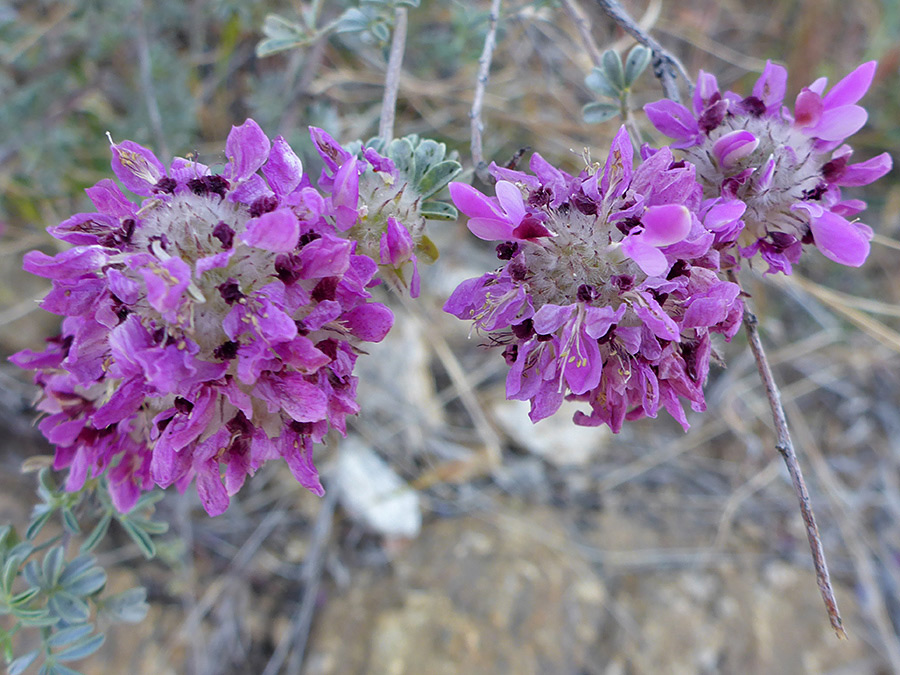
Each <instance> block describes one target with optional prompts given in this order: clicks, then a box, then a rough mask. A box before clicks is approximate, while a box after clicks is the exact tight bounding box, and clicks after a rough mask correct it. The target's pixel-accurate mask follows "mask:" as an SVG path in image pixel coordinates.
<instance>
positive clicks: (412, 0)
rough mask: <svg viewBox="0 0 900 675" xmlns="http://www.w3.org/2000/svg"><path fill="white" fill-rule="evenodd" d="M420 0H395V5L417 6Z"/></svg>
mask: <svg viewBox="0 0 900 675" xmlns="http://www.w3.org/2000/svg"><path fill="white" fill-rule="evenodd" d="M419 2H420V0H394V4H395V5H406V6H407V7H412V8H416V7H418V6H419Z"/></svg>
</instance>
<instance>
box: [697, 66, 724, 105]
mask: <svg viewBox="0 0 900 675" xmlns="http://www.w3.org/2000/svg"><path fill="white" fill-rule="evenodd" d="M718 93H719V83H718V82H717V81H716V76H715V75H713V74H712V73H707V72H704V71H702V70H701V71H700V74H699V75H698V76H697V88H696V89H694V112H695V113H697V114H698V115H699V114H700V113H702V112H703V109H704V108H706V106H707V104H708V102H709V99H711V98H712V97H713V95H714V94H718Z"/></svg>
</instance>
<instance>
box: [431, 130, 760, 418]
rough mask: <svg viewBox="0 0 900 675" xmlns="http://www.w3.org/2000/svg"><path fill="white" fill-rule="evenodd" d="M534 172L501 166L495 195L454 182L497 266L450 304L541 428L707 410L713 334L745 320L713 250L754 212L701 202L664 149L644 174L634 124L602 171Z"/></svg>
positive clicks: (688, 174) (536, 163) (536, 167)
mask: <svg viewBox="0 0 900 675" xmlns="http://www.w3.org/2000/svg"><path fill="white" fill-rule="evenodd" d="M530 168H531V170H532V171H533V173H534V175H530V174H526V173H524V172H519V171H513V170H509V169H502V168H498V167H496V166H492V167H491V169H492V173H493V175H494V177H495V178H497V180H498V182H497V185H496V197H494V198H491V197H487V196H485V195H483V194H481V193H480V192H478V191H477V190H475V189H474V188H472V187H470V186H468V185H465V184H462V183H451V185H450V191H451V195H452V197H453V201H454V203H455V204H456V206H457V207H458V208H459V209H460V211H462V212H463V213H464V214H465V215H467V216H468V217H469V221H468V226H469V229H470V230H471V231H472V233H473V234H475V235H476V236H477V237H479V238H481V239H485V240H497V241H500V242H501V243H500V244H499V245H498V246H497V257H498V258H499V259H500V260H502V261H503V265H502V267H500V268H499V269H498V270H497V271H495V272H491V273H489V274H485V275H484V276H482V277H480V278H476V279H470V280H468V281H465V282H463V283H462V284H461V285H460V286H459V287H458V288H457V289H456V290H455V291H454V293H453V294H452V296H451V297H450V299H449V300H448V301H447V303H446V304H445V306H444V309H445V311H447V312H449V313H451V314H454V315H456V316H458V317H459V318H461V319H471V320H473V321H474V323H475V326H476V327H477V328H479V329H480V330H482V331H484V332H486V333H487V334H488V336H489V338H490V340H491V342H492V343H494V344H499V345H503V346H504V351H503V355H504V357H505V358H506V361H507V363H508V364H509V365H510V371H509V375H508V377H507V381H506V393H507V397H508V398H510V399H519V400H528V401H530V402H531V413H530V416H531V419H532V420H533V421H538V420H540V419H543V418H545V417H548V416H549V415H552V414H553V413H554V412H556V410H557V409H558V408H559V407H560V405H561V403H562V401H563V399H564V398H565V397H567V396H568V398H570V399H575V400H579V401H585V402H587V403H588V404H589V405H590V408H591V412H590V414H585V413H581V412H579V413H576V416H575V422H576V423H577V424H582V425H600V424H608V425H609V426H610V427H611V428H612V430H613V431H616V432H618V431H619V430H620V429H621V427H622V424H623V422H624V420H626V419H637V418H640V417H644V416H648V417H656V415H657V413H658V411H659V409H660V408H663V409H665V410H666V411H668V413H669V414H670V415H672V417H674V418H675V419H676V420H677V421H678V422H679V423H681V425H682V426H683V427H684V428H685V429H687V427H688V422H687V419H686V416H685V413H684V410H683V408H682V404H681V399H685V400H686V401H687V402H688V403H689V404H690V406H691V408H692V409H693V410H696V411H700V410H703V409H705V401H704V397H703V389H702V386H703V384H704V382H705V380H706V377H707V374H708V370H709V361H710V355H711V343H710V334H711V333H723V334H725V336H726V337H728V338H730V337H731V336H732V335H733V334H734V333H735V332H736V331H737V329H738V327H739V325H740V317H741V312H742V303H741V301H740V299H739V298H738V294H739V290H740V289H739V288H738V286H737V285H736V284H733V283H731V282H728V281H723V280H722V279H720V277H719V260H720V256H719V251H718V250H717V248H716V246H715V244H716V242H717V240H721V239H722V238H723V237H724V238H727V237H728V236H730V235H731V233H733V232H734V231H736V230H739V229H740V218H741V216H742V215H743V212H744V205H743V204H742V203H741V202H739V201H737V200H733V199H732V200H728V199H724V198H721V197H718V196H717V197H714V198H711V199H706V200H704V199H703V196H702V194H701V193H702V190H701V188H700V186H699V185H698V184H697V181H696V177H695V172H694V167H693V166H691V165H690V164H686V163H685V162H683V161H676V160H675V159H674V157H673V156H672V153H671V151H670V150H668V149H667V148H664V149H662V150H659V151H657V152H655V153H654V154H652V155H650V156H648V157H647V158H646V159H645V161H643V162H642V163H641V164H639V165H638V166H637V168H634V166H633V150H632V142H631V139H630V138H629V136H628V133H627V132H626V131H625V129H624V128H623V129H622V130H620V131H619V133H618V134H617V135H616V137H615V140H614V141H613V144H612V149H611V151H610V154H609V157H608V159H607V161H606V164H605V166H604V167H603V168H602V169H601V168H600V167H599V165H595V166H589V167H588V168H587V169H585V170H584V171H583V172H582V173H581V174H580V175H578V176H571V175H569V174H567V173H564V172H563V171H560V170H559V169H556V168H555V167H553V166H551V165H550V164H549V163H547V162H546V161H545V160H544V159H542V158H541V157H540V155H537V154H535V155H533V156H532V158H531V163H530Z"/></svg>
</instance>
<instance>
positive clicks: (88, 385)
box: [12, 120, 408, 515]
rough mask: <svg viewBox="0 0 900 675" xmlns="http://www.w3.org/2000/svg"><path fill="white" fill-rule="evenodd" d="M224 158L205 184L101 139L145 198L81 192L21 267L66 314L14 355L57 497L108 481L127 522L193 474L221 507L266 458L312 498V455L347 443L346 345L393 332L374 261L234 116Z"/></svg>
mask: <svg viewBox="0 0 900 675" xmlns="http://www.w3.org/2000/svg"><path fill="white" fill-rule="evenodd" d="M226 156H227V163H226V164H225V166H224V168H223V169H222V171H221V172H218V173H213V172H211V171H210V170H209V168H208V167H206V166H204V165H202V164H199V163H198V162H195V161H188V160H185V159H175V160H174V161H173V162H172V163H171V165H170V166H169V167H168V168H166V167H165V166H163V164H162V163H161V162H160V161H159V160H158V159H157V158H156V157H155V156H154V155H153V153H152V152H150V151H149V150H147V149H146V148H143V147H141V146H139V145H137V144H135V143H132V142H130V141H125V142H122V143H118V144H113V146H112V168H113V172H114V173H115V175H116V176H117V177H118V179H119V180H120V181H121V183H122V184H123V185H124V186H125V188H127V189H128V190H130V191H131V192H132V193H134V194H135V195H140V196H141V197H143V198H144V199H143V201H141V203H139V204H136V203H134V202H133V201H132V200H131V199H129V198H128V197H127V196H126V195H125V194H124V193H123V192H122V191H121V190H120V188H119V187H118V185H117V184H116V183H115V182H114V181H112V180H102V181H100V182H99V183H98V184H97V185H95V186H94V187H92V188H90V189H88V190H87V193H88V195H89V197H90V198H91V200H92V202H93V204H94V206H95V208H96V209H97V210H96V212H94V213H80V214H77V215H75V216H73V217H71V218H69V219H68V220H66V221H65V222H63V223H62V224H60V225H58V226H56V227H52V228H50V231H51V233H52V234H53V235H54V236H56V237H57V238H58V239H61V240H63V241H66V242H69V243H71V244H74V247H73V248H70V249H68V250H65V251H63V252H62V253H59V254H57V255H55V256H52V257H51V256H48V255H45V254H44V253H41V252H39V251H33V252H31V253H29V254H28V255H26V257H25V269H26V270H27V271H29V272H31V273H33V274H37V275H40V276H43V277H47V278H49V279H52V280H53V289H52V291H51V292H50V293H49V295H47V297H46V298H45V299H44V301H43V303H42V306H43V308H44V309H46V310H48V311H50V312H54V313H56V314H60V315H62V316H64V317H65V319H64V320H63V323H62V333H61V335H59V336H58V337H56V338H53V339H51V340H50V341H49V343H48V345H47V348H46V349H45V350H44V351H43V352H41V353H34V352H32V351H29V350H26V351H23V352H20V353H19V354H17V355H15V356H14V357H13V358H12V360H13V361H14V362H15V363H17V364H18V365H20V366H22V367H24V368H32V369H35V370H36V371H37V373H36V382H37V383H38V384H39V385H40V386H41V388H42V390H43V398H42V400H41V402H40V403H39V405H38V408H39V409H40V410H41V411H43V412H44V413H46V416H45V417H44V419H43V420H42V421H41V422H40V428H41V430H42V431H43V433H44V434H45V435H46V437H47V438H48V439H49V440H50V442H51V443H53V444H54V445H56V457H55V467H56V468H57V469H61V468H68V469H69V476H68V480H67V487H68V489H70V490H76V489H78V488H80V487H81V485H83V483H84V482H85V480H86V479H87V478H88V477H96V476H98V475H100V474H101V473H103V472H105V471H107V470H108V478H109V484H110V490H111V493H112V497H113V501H114V503H115V505H116V506H117V507H118V508H119V509H121V510H123V511H124V510H128V509H129V508H130V507H131V506H132V505H133V504H134V503H135V501H136V500H137V498H138V496H139V494H140V492H141V491H142V490H147V489H150V488H151V487H153V485H154V484H155V485H159V486H162V487H166V486H168V485H171V484H177V485H178V486H179V487H180V488H182V489H183V488H185V487H186V486H187V485H188V484H190V483H191V482H192V481H195V482H196V486H197V490H198V492H199V494H200V497H201V500H202V502H203V505H204V507H205V508H206V510H207V511H208V512H209V513H210V514H211V515H216V514H219V513H221V512H223V511H224V510H225V509H226V508H227V506H228V503H229V498H230V496H231V495H234V494H235V493H236V492H237V491H238V490H239V489H240V487H241V486H242V484H243V483H244V480H245V478H246V477H247V476H248V475H252V474H253V473H254V472H255V471H256V470H257V469H258V468H259V467H260V465H262V464H263V463H264V462H266V461H267V460H269V459H275V458H279V457H281V458H284V460H285V461H286V462H287V464H288V466H289V467H290V469H291V471H292V472H293V474H294V476H295V477H296V478H297V479H298V480H299V481H300V482H301V483H302V484H303V485H304V486H305V487H307V488H308V489H310V490H311V491H313V492H315V493H318V494H320V493H321V492H322V486H321V484H320V482H319V478H318V474H317V471H316V469H315V467H314V466H313V463H312V444H313V442H318V441H320V440H321V439H322V437H323V436H324V435H325V434H326V432H327V431H328V430H329V429H330V428H334V429H337V430H338V431H339V432H341V433H344V431H345V423H346V417H347V415H352V414H354V413H356V412H357V411H358V406H357V403H356V400H355V398H356V384H357V381H356V378H355V377H354V376H353V367H354V363H355V361H356V358H357V355H358V353H359V348H358V345H359V343H362V342H377V341H379V340H381V339H382V338H383V337H384V336H385V334H386V333H387V332H388V330H389V329H390V327H391V324H392V322H393V315H392V314H391V312H390V310H389V309H388V308H387V307H385V306H384V305H382V304H379V303H376V302H372V300H371V295H370V293H369V291H368V290H367V289H368V288H369V287H370V286H372V285H373V283H375V282H374V281H373V277H374V275H375V273H376V271H377V264H376V262H375V261H373V260H372V259H371V258H370V257H368V256H366V255H360V254H359V253H358V251H357V250H356V244H355V243H354V242H352V241H349V240H348V239H346V238H345V237H343V236H340V235H341V230H343V229H346V224H347V222H348V220H347V218H348V216H347V215H346V213H345V211H344V207H345V206H346V205H345V204H344V203H342V202H341V201H340V199H335V198H334V197H332V198H330V199H326V198H324V197H323V196H322V195H321V194H320V192H319V191H318V190H317V189H316V188H314V187H312V186H311V185H310V183H309V180H308V179H307V178H306V177H305V176H304V175H303V173H302V167H301V163H300V160H299V158H298V157H297V155H296V154H295V153H294V152H293V151H292V150H291V148H290V147H289V146H288V144H287V143H286V142H285V141H284V139H283V138H281V137H277V138H275V139H274V140H272V141H271V142H270V140H269V139H268V138H267V137H266V135H265V134H264V133H263V132H262V130H261V129H260V128H259V126H258V125H257V124H256V123H255V122H253V121H252V120H247V121H246V122H245V123H244V124H243V125H241V126H240V127H234V128H233V129H232V131H231V133H230V134H229V136H228V139H227V143H226ZM347 180H350V179H349V178H348V179H347ZM407 236H408V235H407ZM389 238H390V235H388V237H386V239H389ZM402 238H403V237H402V234H400V235H395V236H394V239H393V240H390V241H388V243H387V244H386V250H387V256H388V257H390V256H391V255H392V251H393V250H395V249H396V248H397V245H396V243H395V242H396V241H397V239H402ZM391 242H394V243H391ZM392 247H393V248H392Z"/></svg>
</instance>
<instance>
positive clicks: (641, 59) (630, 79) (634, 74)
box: [625, 45, 652, 88]
mask: <svg viewBox="0 0 900 675" xmlns="http://www.w3.org/2000/svg"><path fill="white" fill-rule="evenodd" d="M651 56H652V52H651V51H650V50H649V49H647V48H646V47H645V46H644V45H635V46H634V47H632V48H631V51H630V52H628V58H626V59H625V86H626V87H628V88H631V85H632V84H634V82H635V81H636V80H637V79H638V77H640V76H641V73H643V72H644V70H645V69H646V68H647V66H648V65H649V64H650V57H651Z"/></svg>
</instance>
